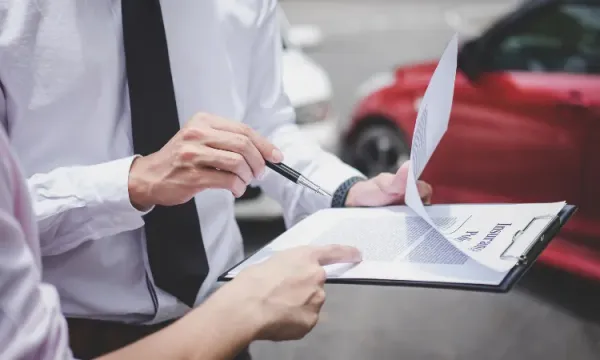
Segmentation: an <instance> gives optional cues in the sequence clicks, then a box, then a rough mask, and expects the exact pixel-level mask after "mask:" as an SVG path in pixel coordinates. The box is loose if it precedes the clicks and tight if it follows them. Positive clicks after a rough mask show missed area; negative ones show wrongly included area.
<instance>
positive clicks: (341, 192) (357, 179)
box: [331, 176, 367, 208]
mask: <svg viewBox="0 0 600 360" xmlns="http://www.w3.org/2000/svg"><path fill="white" fill-rule="evenodd" d="M365 180H367V179H366V178H364V177H361V176H354V177H351V178H350V179H348V180H346V181H344V182H343V183H342V184H341V185H340V186H339V187H338V188H337V189H336V191H335V192H334V194H333V198H332V200H331V207H334V208H336V207H337V208H340V207H350V206H355V204H354V196H353V195H352V194H353V193H355V192H356V187H357V186H358V185H359V184H360V183H362V182H364V181H365Z"/></svg>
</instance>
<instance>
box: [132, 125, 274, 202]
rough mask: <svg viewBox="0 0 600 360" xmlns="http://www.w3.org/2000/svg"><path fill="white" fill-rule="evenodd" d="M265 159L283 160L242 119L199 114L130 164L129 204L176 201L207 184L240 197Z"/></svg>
mask: <svg viewBox="0 0 600 360" xmlns="http://www.w3.org/2000/svg"><path fill="white" fill-rule="evenodd" d="M265 159H266V160H269V161H272V162H281V161H282V160H283V155H282V153H281V151H279V149H277V148H276V147H275V146H274V145H272V144H271V143H270V142H269V141H267V140H266V139H265V138H263V137H261V136H260V135H258V133H256V132H255V131H254V130H252V129H251V128H249V127H248V126H246V125H244V124H242V123H237V122H233V121H229V120H226V119H222V118H219V117H217V116H214V115H209V114H197V115H195V116H194V117H193V118H192V119H191V120H190V121H188V122H187V124H185V126H184V127H183V128H182V129H181V130H180V131H179V132H178V133H177V134H176V135H175V136H174V137H173V138H172V139H171V140H170V141H169V142H168V143H167V144H166V145H165V146H164V147H163V148H162V149H161V150H160V151H158V152H156V153H154V154H151V155H148V156H144V157H139V158H137V159H136V160H135V161H134V162H133V165H132V166H131V170H130V174H129V195H130V198H131V202H132V204H133V205H134V206H136V207H137V208H138V209H147V208H150V207H151V206H153V205H167V206H170V205H178V204H182V203H185V202H187V201H189V200H190V199H191V198H192V197H193V196H194V195H195V194H196V193H198V192H200V191H202V190H205V189H209V188H218V189H227V190H230V191H231V192H232V193H233V194H234V196H236V197H240V196H242V194H243V193H244V192H245V191H246V186H247V185H248V184H249V183H250V181H252V179H254V178H257V177H258V178H260V176H261V175H262V173H263V172H264V170H265Z"/></svg>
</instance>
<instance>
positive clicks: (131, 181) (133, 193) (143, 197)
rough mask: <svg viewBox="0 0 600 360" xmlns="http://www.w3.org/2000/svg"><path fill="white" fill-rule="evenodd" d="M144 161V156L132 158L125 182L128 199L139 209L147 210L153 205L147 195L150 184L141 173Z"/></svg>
mask: <svg viewBox="0 0 600 360" xmlns="http://www.w3.org/2000/svg"><path fill="white" fill-rule="evenodd" d="M144 161H145V158H143V157H142V156H137V157H136V158H135V159H133V162H132V163H131V167H130V169H129V178H128V183H127V188H128V191H129V201H130V202H131V205H133V207H135V208H136V209H137V210H139V211H148V210H149V209H150V208H152V207H153V206H154V205H155V204H154V203H153V202H152V201H151V200H150V197H149V193H150V184H149V183H148V181H147V179H146V177H145V176H143V175H142V174H143V173H144V171H143V169H144Z"/></svg>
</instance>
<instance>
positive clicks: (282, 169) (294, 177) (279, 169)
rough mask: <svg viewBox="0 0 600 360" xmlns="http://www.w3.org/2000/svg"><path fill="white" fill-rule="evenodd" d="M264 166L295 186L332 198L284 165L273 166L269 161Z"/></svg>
mask: <svg viewBox="0 0 600 360" xmlns="http://www.w3.org/2000/svg"><path fill="white" fill-rule="evenodd" d="M266 164H267V167H268V168H269V169H271V170H273V171H275V172H276V173H278V174H280V175H282V176H283V177H285V178H287V179H288V180H291V181H293V182H295V183H296V184H299V185H303V186H305V187H307V188H309V189H311V190H312V191H314V192H316V193H317V194H321V195H325V196H329V197H332V195H331V194H330V193H328V192H327V191H325V190H323V189H321V187H320V186H318V185H317V184H315V183H313V182H312V181H310V180H308V179H307V178H306V177H304V176H303V175H302V174H300V173H299V172H298V171H296V170H294V169H292V168H291V167H289V166H287V165H286V164H284V163H277V164H275V163H272V162H270V161H266Z"/></svg>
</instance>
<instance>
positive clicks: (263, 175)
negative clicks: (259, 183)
mask: <svg viewBox="0 0 600 360" xmlns="http://www.w3.org/2000/svg"><path fill="white" fill-rule="evenodd" d="M264 178H265V170H264V169H263V170H262V171H261V172H260V174H258V176H257V177H256V179H257V180H262V179H264Z"/></svg>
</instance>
